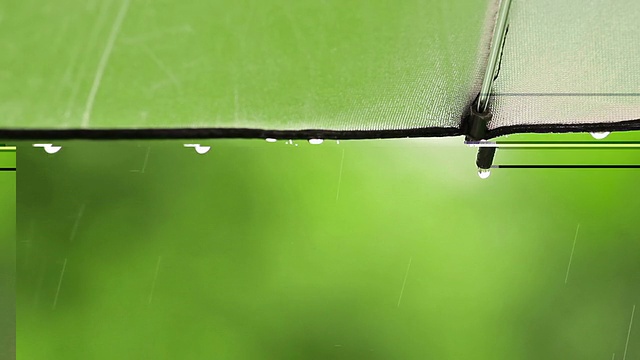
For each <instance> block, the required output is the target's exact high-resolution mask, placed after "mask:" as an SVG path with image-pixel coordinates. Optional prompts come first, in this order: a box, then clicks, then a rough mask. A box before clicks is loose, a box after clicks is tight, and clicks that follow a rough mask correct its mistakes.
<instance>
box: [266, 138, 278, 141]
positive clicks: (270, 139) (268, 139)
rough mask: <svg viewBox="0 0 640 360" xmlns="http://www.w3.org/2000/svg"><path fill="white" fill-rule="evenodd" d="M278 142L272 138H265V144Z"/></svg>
mask: <svg viewBox="0 0 640 360" xmlns="http://www.w3.org/2000/svg"><path fill="white" fill-rule="evenodd" d="M276 141H278V140H276V139H274V138H267V142H276Z"/></svg>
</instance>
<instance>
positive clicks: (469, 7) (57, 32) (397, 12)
mask: <svg viewBox="0 0 640 360" xmlns="http://www.w3.org/2000/svg"><path fill="white" fill-rule="evenodd" d="M0 11H1V13H2V19H3V20H2V22H1V23H0V27H1V28H2V31H0V54H2V55H1V57H0V68H1V69H2V70H1V71H0V83H2V86H1V87H0V99H1V100H0V129H4V130H7V129H60V130H69V129H71V130H73V129H80V130H82V129H85V130H86V129H124V130H130V129H141V128H142V129H190V128H209V129H211V128H231V129H239V128H247V129H266V130H302V129H326V130H374V131H377V130H402V129H414V128H432V127H434V128H452V129H455V128H458V127H459V123H460V116H461V113H462V112H463V110H464V108H465V107H466V106H468V104H469V102H470V101H472V100H473V98H474V97H475V95H476V94H477V93H478V91H479V86H480V83H481V80H482V75H483V70H484V66H485V62H486V57H487V50H488V41H489V40H490V35H491V31H492V27H493V20H494V19H493V18H494V16H495V12H496V11H497V1H494V0H482V1H477V0H458V1H450V0H409V1H402V2H395V1H385V0H375V1H349V2H345V1H338V0H329V1H298V0H295V1H294V0H270V1H262V0H245V1H222V0H216V1H197V2H196V1H190V2H184V1H170V0H163V1H133V0H114V1H106V0H105V1H100V0H95V1H79V0H60V1H55V2H44V3H43V2H42V1H36V0H25V1H19V2H18V1H16V2H3V3H2V4H0Z"/></svg>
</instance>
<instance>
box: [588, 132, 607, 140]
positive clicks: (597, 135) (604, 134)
mask: <svg viewBox="0 0 640 360" xmlns="http://www.w3.org/2000/svg"><path fill="white" fill-rule="evenodd" d="M609 134H611V132H609V131H604V132H592V133H591V136H593V138H594V139H596V140H602V139H604V138H606V137H607V136H609Z"/></svg>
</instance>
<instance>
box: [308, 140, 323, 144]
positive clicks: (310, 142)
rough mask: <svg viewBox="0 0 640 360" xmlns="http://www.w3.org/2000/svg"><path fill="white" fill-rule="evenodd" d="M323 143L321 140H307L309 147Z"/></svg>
mask: <svg viewBox="0 0 640 360" xmlns="http://www.w3.org/2000/svg"><path fill="white" fill-rule="evenodd" d="M323 142H324V140H322V139H309V144H311V145H320V144H322V143H323Z"/></svg>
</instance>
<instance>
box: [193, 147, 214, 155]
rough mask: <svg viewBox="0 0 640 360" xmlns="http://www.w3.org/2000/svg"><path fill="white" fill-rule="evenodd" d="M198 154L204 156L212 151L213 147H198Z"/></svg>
mask: <svg viewBox="0 0 640 360" xmlns="http://www.w3.org/2000/svg"><path fill="white" fill-rule="evenodd" d="M195 149H196V152H197V153H198V154H200V155H202V154H206V153H207V152H209V150H211V146H202V145H198V146H196V148H195Z"/></svg>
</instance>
